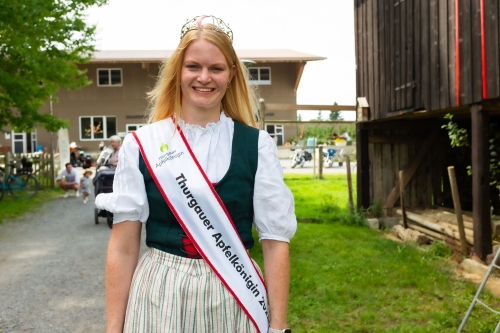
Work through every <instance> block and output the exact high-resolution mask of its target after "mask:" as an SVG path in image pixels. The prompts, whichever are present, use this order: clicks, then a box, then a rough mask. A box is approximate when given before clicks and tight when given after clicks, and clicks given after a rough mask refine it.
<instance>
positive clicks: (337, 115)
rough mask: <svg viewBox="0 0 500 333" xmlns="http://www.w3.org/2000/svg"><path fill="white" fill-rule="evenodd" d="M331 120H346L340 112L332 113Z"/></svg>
mask: <svg viewBox="0 0 500 333" xmlns="http://www.w3.org/2000/svg"><path fill="white" fill-rule="evenodd" d="M333 105H338V104H337V102H335V103H333ZM328 119H329V120H344V117H342V115H341V114H340V112H338V111H330V116H329V118H328Z"/></svg>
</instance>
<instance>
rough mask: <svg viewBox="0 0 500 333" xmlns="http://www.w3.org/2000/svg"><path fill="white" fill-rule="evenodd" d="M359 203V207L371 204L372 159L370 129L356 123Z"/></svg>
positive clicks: (366, 206)
mask: <svg viewBox="0 0 500 333" xmlns="http://www.w3.org/2000/svg"><path fill="white" fill-rule="evenodd" d="M356 159H357V163H358V165H357V170H358V171H357V176H356V177H357V184H356V186H357V200H358V202H357V205H358V209H361V208H365V209H366V208H368V207H369V206H370V199H371V198H370V161H369V157H368V131H367V130H363V129H361V124H356Z"/></svg>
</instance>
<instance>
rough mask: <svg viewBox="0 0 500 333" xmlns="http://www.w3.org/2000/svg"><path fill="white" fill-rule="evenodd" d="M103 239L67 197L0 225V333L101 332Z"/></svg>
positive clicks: (86, 207) (87, 210)
mask: <svg viewBox="0 0 500 333" xmlns="http://www.w3.org/2000/svg"><path fill="white" fill-rule="evenodd" d="M109 235H110V229H109V227H108V226H107V224H106V219H104V218H100V219H99V224H98V225H95V223H94V202H93V198H91V199H90V200H89V202H88V203H87V204H83V203H82V199H81V198H75V197H72V196H70V197H69V198H66V199H64V198H63V197H62V196H61V198H57V199H56V200H54V201H52V202H49V203H47V204H45V205H44V206H42V207H41V208H39V209H37V210H36V211H35V212H31V213H28V214H25V215H24V216H22V217H20V218H18V219H16V220H15V221H10V222H7V223H4V224H2V225H0V333H7V332H9V333H11V332H36V333H38V332H53V333H56V332H104V327H105V312H104V267H105V260H106V249H107V242H108V239H109ZM142 244H144V242H143V243H142Z"/></svg>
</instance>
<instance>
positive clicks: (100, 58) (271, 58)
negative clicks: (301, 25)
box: [90, 50, 326, 62]
mask: <svg viewBox="0 0 500 333" xmlns="http://www.w3.org/2000/svg"><path fill="white" fill-rule="evenodd" d="M172 53H173V51H172V50H107V51H99V52H96V53H95V54H94V57H93V58H92V60H91V61H90V62H161V61H163V60H165V59H166V58H168V57H170V56H171V55H172ZM236 53H237V54H238V57H239V58H240V59H246V60H253V61H255V62H305V61H315V60H324V59H326V58H325V57H320V56H316V55H312V54H308V53H303V52H298V51H293V50H236Z"/></svg>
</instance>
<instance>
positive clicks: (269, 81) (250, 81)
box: [248, 67, 271, 85]
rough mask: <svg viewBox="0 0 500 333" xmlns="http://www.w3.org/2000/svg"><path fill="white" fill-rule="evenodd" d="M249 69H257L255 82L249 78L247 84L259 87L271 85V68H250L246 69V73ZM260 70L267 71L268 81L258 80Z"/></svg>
mask: <svg viewBox="0 0 500 333" xmlns="http://www.w3.org/2000/svg"><path fill="white" fill-rule="evenodd" d="M251 69H257V77H258V79H257V80H252V77H251V76H250V77H249V80H248V82H249V83H250V84H259V85H270V84H271V67H250V68H248V71H250V70H251ZM261 69H268V70H269V80H261V79H260V71H261Z"/></svg>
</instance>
